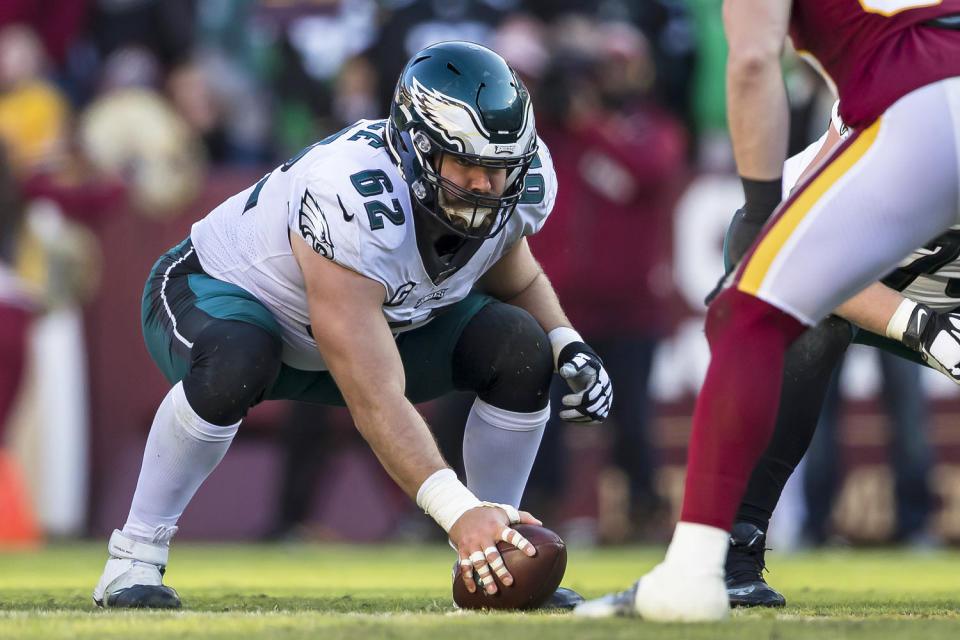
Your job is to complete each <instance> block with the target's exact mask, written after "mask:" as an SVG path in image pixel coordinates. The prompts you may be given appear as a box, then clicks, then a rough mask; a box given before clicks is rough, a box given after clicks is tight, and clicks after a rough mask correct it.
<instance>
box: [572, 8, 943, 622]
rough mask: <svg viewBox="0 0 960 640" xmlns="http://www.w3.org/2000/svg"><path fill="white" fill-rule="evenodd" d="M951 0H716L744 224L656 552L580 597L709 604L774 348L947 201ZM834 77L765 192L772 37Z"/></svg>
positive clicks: (930, 227)
mask: <svg viewBox="0 0 960 640" xmlns="http://www.w3.org/2000/svg"><path fill="white" fill-rule="evenodd" d="M958 15H960V0H943V1H942V2H938V3H936V4H935V5H931V4H929V3H925V2H917V1H916V0H725V1H724V5H723V19H724V28H725V32H726V35H727V42H728V44H729V56H728V59H727V92H726V95H727V101H728V105H727V106H728V109H727V112H728V118H729V121H730V132H731V138H732V140H733V148H734V156H735V159H736V163H737V169H738V171H739V173H740V176H741V179H742V181H743V185H744V192H745V195H746V202H747V204H746V206H745V210H746V211H747V212H748V214H749V217H751V218H753V217H754V216H756V217H758V218H764V217H766V216H765V215H763V213H762V212H764V211H774V209H776V211H775V212H774V214H773V217H772V218H770V221H769V223H767V224H766V225H765V226H763V228H762V229H761V230H760V233H759V236H758V238H757V240H756V241H755V242H754V243H753V244H752V245H751V246H750V247H749V248H748V249H747V251H746V253H745V254H744V256H743V258H742V259H741V260H740V261H739V263H738V264H737V266H736V267H735V268H734V269H733V270H732V271H731V273H730V276H729V277H728V278H727V279H726V280H725V283H724V284H725V286H724V288H723V290H722V292H721V293H720V294H719V295H718V296H717V297H716V298H715V299H714V300H713V302H712V303H711V305H710V308H709V310H708V313H707V320H706V327H705V331H706V335H707V340H708V342H709V343H710V349H711V363H710V366H709V368H708V371H707V375H706V379H705V381H704V384H703V387H702V389H701V391H700V394H699V396H698V398H697V404H696V408H695V410H694V416H693V428H692V431H691V436H690V448H689V453H688V459H687V478H686V487H685V490H684V499H683V508H682V510H681V514H680V522H679V523H678V524H677V527H676V530H675V531H674V536H673V540H672V541H671V543H670V546H669V548H668V550H667V554H666V559H665V560H664V562H662V563H661V564H659V565H657V566H656V567H655V568H654V569H653V570H652V571H651V572H650V573H648V574H646V575H645V576H643V577H642V578H640V579H639V580H638V581H637V582H636V583H635V584H634V586H633V587H631V588H630V589H627V590H626V591H624V592H622V593H620V594H615V595H612V596H609V597H606V598H601V599H599V600H596V601H592V602H587V603H584V604H583V605H580V607H578V609H577V612H578V613H580V614H582V615H597V616H605V615H616V614H617V613H627V614H631V615H639V616H641V617H643V618H646V619H650V620H678V621H694V620H716V619H721V618H725V617H726V616H727V615H728V614H729V595H728V593H727V589H726V585H725V583H724V563H725V560H726V556H727V550H728V546H729V542H728V540H729V535H730V534H729V532H730V530H731V529H732V527H733V524H734V517H735V514H736V511H737V507H738V505H739V504H740V502H741V499H742V498H743V495H744V491H745V489H746V486H747V483H748V480H749V477H750V473H751V471H752V470H753V469H754V466H755V465H756V463H757V461H758V460H759V459H760V457H761V455H762V454H763V452H764V450H765V448H766V446H767V444H768V443H769V441H770V437H771V434H772V433H773V429H774V423H775V421H776V415H777V408H778V405H779V400H780V383H781V379H782V374H783V363H784V356H785V353H786V351H787V348H788V347H789V346H790V345H791V344H792V343H793V342H794V341H795V340H796V339H797V338H798V337H799V336H800V335H801V334H803V333H804V332H805V331H806V329H807V327H809V326H812V325H815V324H816V323H818V322H819V321H820V320H821V319H822V318H824V317H825V316H827V314H829V313H830V312H832V311H833V310H834V309H836V308H837V307H838V306H840V304H841V303H843V302H844V301H846V300H848V299H850V298H851V297H852V296H853V295H855V294H856V293H858V292H860V291H861V290H863V289H864V288H866V287H867V286H868V285H870V284H871V283H874V282H876V281H877V280H878V279H880V278H881V277H882V276H883V275H884V274H885V273H887V272H889V270H890V269H892V268H893V267H895V266H896V265H897V263H898V262H899V261H900V260H901V259H902V258H903V257H904V256H906V255H908V254H909V253H910V252H911V251H913V250H914V249H915V248H916V247H919V246H923V245H924V244H925V243H927V242H929V241H930V239H931V238H934V237H936V236H937V235H939V234H940V233H943V232H945V231H947V229H949V228H950V226H951V225H954V224H957V222H958V218H960V206H958V192H960V188H958V187H960V185H958V173H960V172H958V169H957V168H958V166H960V142H958V141H960V128H958V127H960V125H958V124H957V122H958V117H960V107H958V106H957V105H960V30H958V28H957V27H958V23H960V20H958V17H957V16H958ZM788 32H789V35H790V36H791V38H792V40H793V45H794V48H795V49H796V50H798V51H803V52H806V53H805V55H807V56H809V57H810V58H811V59H812V60H813V62H814V64H815V66H817V67H818V68H819V69H821V70H823V72H824V75H825V76H826V77H827V79H828V80H829V81H830V82H831V83H832V84H833V85H834V86H835V87H836V89H837V93H838V96H839V99H840V109H841V116H842V117H843V120H844V122H846V123H848V124H849V125H851V126H852V127H853V129H854V131H853V132H852V133H851V135H850V137H849V138H848V139H847V140H845V141H843V142H842V143H841V144H840V145H839V146H838V147H837V148H836V149H835V150H834V151H833V153H831V154H830V155H829V156H828V158H827V159H826V161H825V162H824V163H822V164H821V165H819V166H818V167H817V168H816V170H815V171H814V172H813V173H812V174H811V176H810V177H808V178H807V179H806V180H805V181H804V182H803V183H802V184H801V185H800V186H799V187H798V188H797V189H796V190H795V191H794V193H793V194H792V195H791V196H790V197H789V198H788V199H787V200H786V201H784V202H783V204H781V205H780V206H779V207H778V202H779V200H780V197H781V190H782V172H783V163H784V159H785V157H786V143H787V101H786V92H785V90H784V85H783V76H782V74H781V69H780V55H781V51H782V48H783V42H784V39H785V37H786V36H787V35H788Z"/></svg>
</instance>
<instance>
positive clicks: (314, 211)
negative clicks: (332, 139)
mask: <svg viewBox="0 0 960 640" xmlns="http://www.w3.org/2000/svg"><path fill="white" fill-rule="evenodd" d="M323 176H324V171H323V170H322V167H317V166H313V167H310V170H309V173H307V172H299V173H298V174H297V175H295V176H292V179H291V181H290V195H289V200H288V203H289V204H288V206H289V209H288V217H287V226H288V227H289V228H290V230H291V231H293V233H295V234H297V235H298V236H300V237H301V238H303V239H304V241H305V242H306V243H307V245H309V246H310V247H311V248H312V249H313V250H314V251H316V252H317V253H318V254H319V255H321V256H323V257H324V258H327V259H328V260H332V261H333V262H336V263H337V264H339V265H340V266H342V267H346V268H347V269H350V270H352V271H356V272H357V273H360V274H364V265H363V251H362V247H361V242H362V238H361V237H360V233H359V227H358V225H357V220H356V215H355V209H354V210H353V211H351V208H353V206H354V203H353V202H349V201H345V198H349V196H350V194H349V192H343V190H341V189H339V188H338V185H337V184H336V183H335V181H333V180H330V179H327V178H324V177H323ZM364 275H365V274H364Z"/></svg>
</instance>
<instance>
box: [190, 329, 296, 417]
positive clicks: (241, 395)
mask: <svg viewBox="0 0 960 640" xmlns="http://www.w3.org/2000/svg"><path fill="white" fill-rule="evenodd" d="M280 348H281V345H280V339H279V338H277V337H275V336H273V335H272V334H270V333H269V332H267V331H265V330H264V329H261V328H260V327H258V326H256V325H252V324H249V323H246V322H240V321H237V320H216V321H214V322H211V323H210V324H209V325H207V327H206V328H204V329H203V331H201V332H200V334H199V335H198V336H197V339H196V340H195V341H194V343H193V348H192V349H191V351H190V372H189V373H188V374H187V375H186V376H185V377H184V378H183V392H184V394H185V395H186V396H187V401H188V402H189V403H190V406H191V407H192V408H193V410H194V411H195V412H196V413H197V415H199V416H200V417H201V418H203V419H204V420H206V421H208V422H211V423H213V424H217V425H228V424H234V423H236V422H237V421H239V420H240V419H241V418H243V417H244V416H246V415H247V410H248V409H249V408H250V407H252V406H253V405H255V404H257V403H259V402H260V401H261V400H263V397H264V395H265V394H266V392H267V390H268V389H270V387H272V386H273V383H274V382H275V381H276V379H277V375H278V374H279V373H280Z"/></svg>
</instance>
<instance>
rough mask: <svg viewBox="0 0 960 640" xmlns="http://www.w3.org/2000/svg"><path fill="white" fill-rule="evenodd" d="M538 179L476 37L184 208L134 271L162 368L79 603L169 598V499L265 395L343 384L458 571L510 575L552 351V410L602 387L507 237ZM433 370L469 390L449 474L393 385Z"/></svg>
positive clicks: (426, 382)
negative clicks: (507, 555)
mask: <svg viewBox="0 0 960 640" xmlns="http://www.w3.org/2000/svg"><path fill="white" fill-rule="evenodd" d="M555 195H556V177H555V174H554V171H553V166H552V163H551V160H550V154H549V152H548V151H547V149H546V147H545V146H544V145H543V143H542V142H541V141H539V140H538V138H537V134H536V129H535V126H534V119H533V109H532V105H531V102H530V98H529V95H528V94H527V91H526V89H525V88H524V87H523V85H522V83H521V82H520V80H519V78H518V77H517V75H516V74H515V73H514V72H513V70H512V69H510V68H509V67H508V66H507V64H506V63H505V62H504V61H503V59H502V58H500V57H499V56H498V55H496V54H495V53H493V52H492V51H490V50H488V49H486V48H484V47H481V46H478V45H474V44H470V43H464V42H447V43H441V44H438V45H434V46H432V47H428V48H427V49H424V50H423V51H421V52H420V53H418V54H416V55H415V56H414V57H413V58H412V59H411V60H410V62H409V63H408V64H407V66H406V68H405V69H404V71H403V73H402V74H401V77H400V80H399V82H398V85H397V90H396V93H395V95H394V100H393V103H392V106H391V110H390V117H389V118H388V119H387V120H386V121H384V120H380V121H370V120H362V121H360V122H357V123H355V124H353V125H351V126H349V127H347V128H346V129H344V130H343V131H341V132H339V133H337V134H334V135H332V136H330V137H329V138H327V139H325V140H322V141H320V142H318V143H316V144H314V145H313V146H311V147H308V148H307V149H305V150H304V151H303V152H302V153H300V154H299V155H297V156H296V157H294V158H292V159H291V160H289V161H287V162H286V163H284V164H283V165H282V166H280V167H278V168H277V169H275V170H274V171H272V172H271V173H269V174H267V175H266V176H264V177H263V179H261V180H260V181H259V182H257V183H256V184H255V185H253V186H252V187H250V188H249V189H247V190H246V191H243V192H241V193H239V194H237V195H235V196H233V197H232V198H229V199H228V200H226V201H225V202H224V203H222V204H221V205H220V206H218V207H217V208H216V209H214V210H213V211H212V212H211V213H210V214H209V215H207V216H206V217H205V218H203V219H202V220H200V221H199V222H197V223H195V224H194V225H193V228H192V230H191V233H190V237H189V238H187V240H185V241H184V242H183V243H181V244H180V245H179V246H177V247H175V248H173V249H171V250H170V251H169V252H168V253H167V254H165V255H164V256H162V257H161V258H160V260H159V261H158V262H157V263H156V265H155V266H154V268H153V271H152V272H151V274H150V276H149V278H148V280H147V285H146V289H145V291H144V298H143V308H142V318H143V330H144V336H145V339H146V342H147V347H148V349H149V351H150V353H151V356H152V357H153V358H154V361H155V362H156V363H157V365H158V366H159V367H160V369H161V370H162V371H163V373H164V375H165V376H166V377H167V379H168V380H169V381H170V382H171V383H172V384H173V388H172V389H171V390H170V392H169V393H168V394H167V396H166V398H164V400H163V402H162V403H161V405H160V408H159V409H158V411H157V414H156V417H155V418H154V422H153V425H152V427H151V429H150V435H149V437H148V439H147V444H146V450H145V452H144V459H143V466H142V467H141V471H140V477H139V480H138V482H137V489H136V492H135V494H134V496H133V502H132V504H131V508H130V513H129V516H128V518H127V522H126V524H125V525H124V526H123V529H122V530H117V531H114V533H113V535H112V537H111V538H110V543H109V546H108V549H109V552H110V558H109V560H107V564H106V567H105V569H104V572H103V575H102V577H101V578H100V581H99V583H98V584H97V586H96V589H95V590H94V594H93V597H94V600H95V601H96V603H97V604H99V605H101V606H128V607H137V606H148V607H178V606H180V599H179V596H178V595H177V593H176V592H175V591H174V590H173V589H171V588H170V587H168V586H165V585H163V584H162V575H163V572H164V569H165V566H166V564H167V556H168V551H169V544H170V539H171V537H172V536H173V535H174V533H176V531H177V526H176V523H177V520H178V519H179V517H180V515H181V513H182V512H183V510H184V508H185V507H186V505H187V503H188V502H189V501H190V499H191V498H192V497H193V495H194V493H195V492H196V490H197V488H198V487H199V486H200V484H201V483H202V482H203V480H204V479H205V478H206V476H207V475H208V474H209V473H210V472H211V471H212V470H213V469H214V467H216V465H217V463H218V462H219V461H220V459H221V458H222V457H223V455H224V454H225V453H226V450H227V448H228V447H229V445H230V442H231V440H232V439H233V437H234V435H235V434H236V432H237V429H238V427H239V425H240V422H241V420H242V418H243V416H244V415H245V414H246V412H247V409H248V408H249V407H251V406H253V405H255V404H257V403H258V402H260V401H261V400H263V399H266V398H289V399H297V400H304V401H311V402H319V403H345V404H346V406H347V407H348V408H349V409H350V412H351V414H352V416H353V419H354V421H355V423H356V426H357V428H358V429H359V430H360V432H361V433H362V434H363V436H364V438H366V440H367V442H368V443H369V444H370V446H371V448H372V449H373V450H374V452H375V453H376V455H377V457H378V458H379V459H380V461H381V463H382V464H383V466H384V468H385V469H386V470H387V472H388V473H389V474H390V475H391V477H393V479H394V480H395V481H396V482H397V483H398V484H399V485H400V487H402V488H403V489H404V491H406V493H407V494H408V495H410V496H411V497H412V498H415V499H416V501H417V504H418V505H420V506H421V507H422V508H423V509H424V510H425V511H426V512H427V513H429V514H430V515H431V516H433V517H434V519H435V520H436V521H437V522H438V523H439V524H440V525H441V526H442V527H443V528H444V529H445V530H446V531H447V532H448V533H449V536H450V540H451V543H452V544H453V545H454V546H455V547H456V549H457V551H458V553H459V557H460V560H459V562H460V564H461V566H463V567H464V568H465V569H467V570H465V571H463V576H464V581H465V583H466V586H467V589H468V590H469V591H471V592H473V591H475V589H476V584H475V581H474V576H473V573H474V571H475V572H476V574H477V575H478V576H479V580H480V586H481V588H484V589H485V590H486V591H487V592H488V593H494V592H495V591H496V589H497V587H496V584H495V583H494V581H493V580H491V579H489V578H490V576H491V573H496V574H497V576H498V577H500V578H501V580H502V581H503V583H504V584H505V585H508V586H509V585H510V584H512V582H513V578H512V576H510V574H509V573H508V572H507V570H506V568H505V567H504V565H503V560H502V559H501V558H500V555H499V553H498V552H497V550H496V544H497V542H498V541H500V540H504V541H506V542H508V543H511V544H513V545H514V546H516V547H518V548H520V549H521V550H522V551H524V552H525V553H527V554H528V555H533V554H534V553H535V551H534V549H533V548H532V546H531V545H530V544H529V543H528V542H527V541H526V540H525V539H523V537H522V536H520V534H519V533H517V532H516V531H515V530H514V529H511V528H510V525H511V524H515V523H518V522H530V523H535V524H538V523H539V522H538V521H537V520H536V519H535V518H533V517H532V516H531V515H530V514H529V513H527V512H524V511H518V510H517V506H518V505H519V502H520V497H521V495H522V493H523V489H524V485H525V483H526V479H527V476H528V474H529V472H530V468H531V465H532V464H533V461H534V457H535V455H536V453H537V448H538V446H539V443H540V438H541V435H542V432H543V428H544V426H545V424H546V422H547V418H548V416H549V410H550V409H549V401H548V390H549V384H550V378H551V376H552V373H553V371H554V369H555V368H557V370H559V372H560V375H561V376H563V377H564V378H565V379H566V380H567V381H568V383H569V384H570V385H571V388H573V390H574V393H572V394H570V395H568V396H566V397H565V398H564V400H563V403H564V405H565V406H566V408H565V409H564V410H563V411H561V412H560V416H561V418H563V419H565V420H570V421H574V422H593V421H601V420H603V419H604V418H605V417H606V415H607V413H608V412H609V409H610V404H611V401H612V390H611V386H610V380H609V377H608V376H607V374H606V371H605V370H604V368H603V365H602V363H601V361H600V359H599V357H598V356H597V354H596V353H595V352H594V351H593V350H592V349H591V348H590V347H589V346H587V345H586V344H584V343H583V342H582V340H581V339H580V337H579V335H578V334H577V333H576V332H575V331H574V330H573V329H572V328H571V327H570V324H569V322H568V321H567V319H566V317H565V315H564V314H563V311H562V310H561V308H560V305H559V303H558V301H557V298H556V295H555V294H554V292H553V289H552V287H551V286H550V283H549V282H548V280H547V279H546V277H545V276H544V274H543V272H542V271H541V269H540V267H539V265H538V264H537V262H536V260H535V259H534V258H533V256H532V255H531V253H530V250H529V248H528V246H527V242H526V240H525V236H527V235H530V234H532V233H535V232H536V231H537V230H538V229H539V228H540V227H541V226H542V225H543V223H544V220H545V219H546V217H547V215H548V214H549V212H550V209H551V208H552V206H553V202H554V198H555ZM454 388H457V389H469V390H473V391H475V392H476V393H477V400H476V401H475V403H474V405H473V407H472V409H471V411H470V415H469V417H468V418H467V424H466V429H465V433H464V456H463V457H464V464H465V467H466V475H467V486H464V485H463V484H462V483H461V482H460V481H459V480H458V479H457V477H456V475H455V474H454V472H453V471H452V470H451V469H449V468H448V467H447V465H446V464H445V462H444V461H443V459H442V458H441V456H440V453H439V451H438V450H437V447H436V444H435V442H434V440H433V437H432V435H431V433H430V430H429V428H428V427H427V425H426V424H425V423H424V421H423V418H422V417H421V416H420V415H419V414H418V413H417V411H416V409H415V408H414V407H413V404H411V403H412V402H422V401H425V400H428V399H431V398H434V397H437V396H439V395H441V394H443V393H445V392H447V391H449V390H452V389H454ZM471 568H472V569H473V570H474V571H470V570H469V569H471ZM484 578H487V579H486V580H484ZM574 595H575V594H574ZM560 604H564V603H560Z"/></svg>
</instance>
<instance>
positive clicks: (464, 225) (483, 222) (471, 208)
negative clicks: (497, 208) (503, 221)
mask: <svg viewBox="0 0 960 640" xmlns="http://www.w3.org/2000/svg"><path fill="white" fill-rule="evenodd" d="M439 192H440V193H439V202H440V209H441V210H442V211H443V213H444V214H445V215H446V216H447V221H448V222H449V223H450V224H451V225H453V227H454V228H456V229H457V230H459V231H462V232H464V233H470V234H475V233H478V232H482V231H485V230H486V229H489V228H490V226H491V224H492V223H493V217H494V210H493V209H492V208H490V207H477V206H475V205H473V204H470V203H468V202H466V201H464V200H461V199H460V198H457V197H454V196H451V195H449V194H448V193H447V192H446V190H445V189H442V188H441V189H440V190H439Z"/></svg>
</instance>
